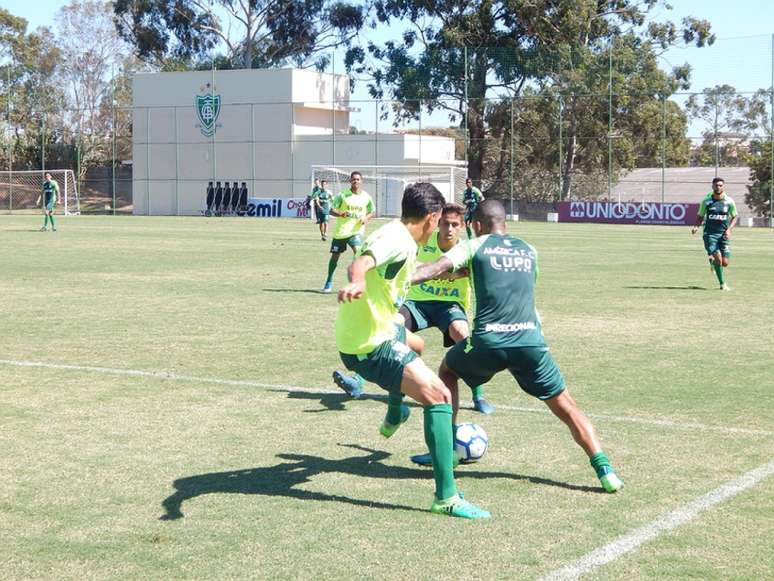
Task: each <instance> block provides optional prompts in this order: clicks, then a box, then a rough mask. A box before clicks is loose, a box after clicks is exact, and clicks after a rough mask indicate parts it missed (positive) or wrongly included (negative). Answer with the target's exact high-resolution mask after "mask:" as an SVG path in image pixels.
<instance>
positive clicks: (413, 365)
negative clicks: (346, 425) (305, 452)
mask: <svg viewBox="0 0 774 581" xmlns="http://www.w3.org/2000/svg"><path fill="white" fill-rule="evenodd" d="M443 206H444V198H443V195H442V194H441V193H440V192H439V191H438V190H437V189H436V188H435V187H434V186H433V185H432V184H429V183H417V184H414V185H412V186H409V187H408V188H406V191H405V192H404V194H403V201H402V211H401V219H400V220H394V221H392V222H389V223H388V224H385V225H384V226H382V227H381V228H379V229H378V230H376V231H375V232H374V233H373V234H371V235H370V236H369V237H368V239H367V240H366V242H365V243H364V244H363V245H362V247H361V248H360V251H359V253H358V255H357V258H356V259H355V260H354V262H353V263H352V264H351V265H350V266H349V269H348V277H349V283H348V284H346V285H345V286H344V287H343V288H342V289H341V290H340V291H339V295H338V300H339V303H340V306H339V311H338V315H337V317H336V345H337V347H338V349H339V354H340V356H341V360H342V361H343V363H344V365H345V366H346V367H347V368H348V369H350V370H351V371H355V372H357V373H359V374H360V375H362V376H363V377H364V378H365V379H367V380H368V381H372V382H374V383H376V384H377V385H379V386H380V387H382V388H383V389H385V390H387V392H388V394H389V404H388V407H387V414H386V416H385V418H384V421H383V422H382V425H381V426H380V428H379V432H380V433H381V434H382V435H383V436H384V437H385V438H389V437H391V436H392V435H393V434H394V433H395V431H396V430H397V429H398V428H399V427H400V426H401V424H403V423H404V422H405V421H406V420H407V419H408V417H409V407H408V406H406V405H405V404H402V399H403V395H404V394H405V395H408V396H409V397H411V398H412V399H414V400H416V401H417V402H419V403H420V404H421V405H422V406H423V407H424V434H425V443H426V444H427V447H428V449H429V450H430V456H431V458H432V465H433V473H434V477H435V497H434V498H433V503H432V505H431V507H430V510H431V512H433V513H437V514H446V515H449V516H456V517H461V518H471V519H474V518H489V516H490V515H489V513H488V512H487V511H485V510H482V509H480V508H478V507H477V506H475V505H473V504H471V503H470V502H468V501H467V500H464V499H463V498H462V496H461V495H460V494H459V493H458V492H457V486H456V484H455V482H454V472H453V462H454V452H453V445H452V442H453V440H452V405H451V401H452V400H451V394H450V393H449V390H448V389H447V388H446V386H444V384H443V382H442V381H441V380H440V379H439V377H438V376H437V375H436V374H435V373H433V372H432V371H431V370H430V369H429V368H428V367H427V365H425V363H424V361H422V359H420V358H419V357H418V356H417V354H416V353H415V352H414V351H412V349H411V347H410V346H409V345H408V344H407V342H406V337H407V331H406V328H405V327H404V326H402V325H396V324H395V322H394V319H395V314H396V310H397V308H396V304H397V303H398V301H399V300H400V299H402V298H403V297H404V296H405V294H406V292H408V288H409V284H410V280H411V275H412V273H413V271H414V268H415V266H416V254H417V243H419V244H425V243H427V240H428V238H429V237H430V234H431V233H432V232H433V230H435V228H436V226H437V225H438V220H439V218H440V215H441V210H442V209H443Z"/></svg>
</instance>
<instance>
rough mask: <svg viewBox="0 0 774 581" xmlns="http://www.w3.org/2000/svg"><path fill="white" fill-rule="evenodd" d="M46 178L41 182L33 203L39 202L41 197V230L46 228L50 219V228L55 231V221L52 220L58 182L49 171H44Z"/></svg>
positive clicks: (56, 200) (56, 199)
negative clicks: (40, 189) (39, 192)
mask: <svg viewBox="0 0 774 581" xmlns="http://www.w3.org/2000/svg"><path fill="white" fill-rule="evenodd" d="M44 177H45V178H46V180H45V181H44V182H43V188H42V192H41V194H40V195H38V199H37V200H35V205H36V206H37V205H38V204H40V199H41V198H43V215H44V216H45V218H43V227H42V228H41V229H40V231H41V232H45V231H46V230H48V222H49V220H50V221H51V230H52V231H53V232H56V222H55V221H54V206H56V205H57V204H58V203H59V184H58V183H57V181H56V180H55V179H54V178H52V177H51V174H50V173H49V172H46V174H45V176H44Z"/></svg>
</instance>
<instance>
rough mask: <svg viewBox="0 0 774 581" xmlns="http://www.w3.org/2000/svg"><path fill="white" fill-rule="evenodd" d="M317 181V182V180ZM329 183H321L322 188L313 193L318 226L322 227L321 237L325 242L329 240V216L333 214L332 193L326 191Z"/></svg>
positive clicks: (323, 181)
mask: <svg viewBox="0 0 774 581" xmlns="http://www.w3.org/2000/svg"><path fill="white" fill-rule="evenodd" d="M315 181H316V180H315ZM327 185H328V182H326V181H325V180H321V181H320V186H319V187H318V188H317V190H316V191H314V192H312V203H313V204H314V214H315V216H317V224H318V225H319V226H320V237H321V238H322V240H323V242H325V241H326V240H327V239H328V216H329V215H330V213H331V199H332V198H333V196H331V193H330V192H329V191H328V190H327V189H326V188H327Z"/></svg>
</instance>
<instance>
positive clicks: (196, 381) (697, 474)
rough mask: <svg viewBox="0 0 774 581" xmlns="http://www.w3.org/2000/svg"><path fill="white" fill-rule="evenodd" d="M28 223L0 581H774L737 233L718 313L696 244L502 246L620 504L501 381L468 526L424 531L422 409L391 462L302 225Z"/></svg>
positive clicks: (340, 274) (8, 237) (750, 272)
mask: <svg viewBox="0 0 774 581" xmlns="http://www.w3.org/2000/svg"><path fill="white" fill-rule="evenodd" d="M41 223H42V217H38V216H4V217H1V218H0V244H2V251H1V252H0V296H1V297H2V304H3V309H2V315H0V379H1V380H0V539H2V549H1V550H0V578H2V579H21V578H25V579H30V578H48V579H76V578H78V579H82V578H89V579H106V578H117V577H120V578H154V579H176V578H181V579H182V578H185V579H212V578H245V577H249V578H271V579H276V578H282V579H289V578H294V579H308V578H313V577H315V578H363V577H381V578H404V579H431V578H433V579H450V578H466V577H470V578H474V579H493V578H500V579H515V578H518V579H529V578H540V577H548V578H565V577H563V576H566V578H572V577H573V576H577V575H580V574H583V573H588V577H589V578H604V579H645V578H654V577H656V578H686V577H691V578H697V579H764V578H772V577H774V552H773V551H772V546H774V356H773V354H774V339H773V338H774V232H772V231H771V230H763V229H761V230H749V229H742V228H738V229H736V230H735V232H734V239H733V243H732V249H733V258H732V264H731V268H730V269H729V270H728V278H727V280H728V283H729V285H730V286H731V288H732V289H733V290H732V292H728V293H724V292H720V291H718V290H716V289H717V283H716V280H715V277H714V275H713V274H712V272H711V271H710V269H709V267H708V265H707V261H706V257H705V255H704V249H703V246H702V243H701V237H700V236H696V237H691V236H690V233H689V231H688V229H687V228H674V227H671V228H670V227H645V226H642V227H635V226H605V225H585V224H578V225H570V224H543V223H520V224H516V225H512V226H511V231H512V232H513V233H514V234H516V235H518V236H521V237H523V238H524V239H526V240H527V241H529V242H530V243H532V244H533V245H535V246H536V247H537V249H538V252H539V256H540V281H539V284H538V295H537V300H538V308H539V309H540V313H541V316H542V319H543V325H544V331H545V334H546V337H547V339H548V342H549V345H550V346H551V349H552V352H553V353H554V356H555V358H556V360H557V362H558V363H559V365H560V367H561V369H562V371H563V373H564V375H565V377H566V378H567V381H568V385H569V387H570V390H571V393H572V394H573V396H574V398H575V399H576V401H577V402H578V404H579V406H580V407H581V409H583V410H584V411H585V412H586V413H587V414H588V415H589V416H590V417H591V418H592V420H593V421H594V423H595V426H596V428H597V431H598V433H599V435H600V436H601V439H602V442H603V445H604V447H605V451H606V452H607V453H608V455H609V456H610V458H611V460H612V462H613V464H614V465H615V467H616V468H617V471H618V473H619V474H620V476H621V477H622V478H623V480H624V481H625V483H626V488H625V489H624V490H623V491H622V493H620V494H616V495H609V494H604V493H603V492H602V491H601V488H600V487H599V482H598V481H597V479H596V478H595V476H594V472H593V470H592V469H591V467H590V466H589V464H588V461H587V459H586V457H585V455H584V454H583V452H582V451H581V449H580V448H578V447H577V446H576V445H575V444H574V442H573V441H572V439H571V437H570V434H569V432H568V431H567V430H566V428H565V427H564V426H563V425H562V424H560V423H559V421H558V420H556V419H554V418H553V417H552V416H551V415H550V414H549V413H547V410H546V409H545V406H544V405H543V404H541V403H540V402H538V401H535V400H533V399H531V398H530V397H529V396H527V395H526V394H524V393H522V392H521V391H520V390H519V389H518V387H517V386H516V385H515V383H514V381H513V380H512V379H511V378H510V376H509V375H506V374H502V375H500V376H497V377H496V378H495V379H494V380H493V382H492V383H491V384H489V385H488V386H487V396H488V397H489V399H490V401H492V403H493V404H495V406H496V407H497V411H496V412H495V414H494V415H492V416H483V415H480V414H476V413H474V412H473V411H472V410H470V409H464V410H462V412H461V417H460V420H461V421H475V422H477V423H480V424H481V425H482V426H483V427H484V428H485V429H486V431H487V433H488V434H489V438H490V449H489V452H488V453H487V455H486V456H485V458H484V459H483V460H482V461H481V462H479V463H477V464H473V465H468V466H462V467H460V468H459V469H458V470H457V472H456V474H457V479H458V484H459V486H460V488H461V489H462V490H463V491H465V493H466V495H467V496H468V498H470V499H471V500H473V501H474V502H476V503H477V504H479V505H480V506H482V507H484V508H486V509H488V510H489V511H490V512H491V513H492V519H491V521H477V522H471V521H464V520H461V519H451V518H445V517H440V516H435V515H431V514H430V513H429V511H428V508H429V506H430V502H431V499H432V494H433V479H432V472H431V471H430V470H429V469H422V468H419V467H415V466H414V465H412V464H411V463H410V462H409V460H408V456H409V455H410V454H413V453H417V452H422V451H424V442H423V436H422V413H421V409H420V408H418V407H414V408H413V414H412V417H411V419H410V420H409V422H408V423H407V424H406V425H405V426H404V427H403V428H402V429H401V430H400V431H398V433H397V434H396V435H395V436H394V437H393V438H391V439H389V440H385V439H383V438H382V437H381V436H380V435H379V434H378V433H377V426H378V425H379V423H380V421H381V419H382V417H383V414H384V411H385V400H384V399H383V398H382V394H383V393H384V392H382V391H381V390H380V389H379V388H378V387H376V386H373V385H369V386H368V387H367V389H368V390H369V394H371V395H370V396H369V397H367V398H365V399H362V400H356V401H353V400H349V399H347V398H346V397H345V396H344V394H343V392H340V391H339V390H338V389H337V388H336V387H335V386H334V385H333V383H332V382H331V380H330V377H331V372H332V371H333V370H334V369H337V368H341V365H340V362H339V359H338V354H337V351H336V347H335V344H334V338H333V321H334V318H335V313H336V298H335V295H323V294H320V293H319V292H318V290H319V289H320V288H321V286H322V283H323V281H324V278H325V273H326V264H327V256H328V247H329V245H328V243H323V242H321V241H320V238H319V234H318V233H317V230H316V227H315V226H314V225H313V224H312V223H311V222H308V221H304V222H301V221H297V220H269V219H266V220H259V219H214V218H213V219H205V218H161V217H159V218H145V217H131V218H128V217H124V218H110V217H87V216H78V217H62V218H59V219H58V225H59V228H60V229H59V231H58V232H56V233H52V232H45V233H44V232H38V231H37V229H38V228H39V227H40V225H41ZM344 264H345V262H344V261H342V263H341V266H340V267H339V269H338V271H337V272H336V284H335V286H336V288H338V286H340V285H341V284H342V283H343V281H344V279H345V270H346V269H345V268H344ZM423 335H424V337H425V340H426V343H427V352H426V355H425V357H424V358H425V360H426V361H427V362H428V364H429V365H430V366H431V367H433V368H436V367H437V366H438V364H439V363H440V361H441V358H442V354H443V350H442V348H441V336H440V334H439V333H438V332H437V331H436V330H430V331H426V332H424V333H423ZM461 389H462V391H461V393H462V396H463V397H462V399H463V403H464V404H465V405H467V404H468V403H469V399H470V398H469V392H467V388H465V387H464V386H462V388H461Z"/></svg>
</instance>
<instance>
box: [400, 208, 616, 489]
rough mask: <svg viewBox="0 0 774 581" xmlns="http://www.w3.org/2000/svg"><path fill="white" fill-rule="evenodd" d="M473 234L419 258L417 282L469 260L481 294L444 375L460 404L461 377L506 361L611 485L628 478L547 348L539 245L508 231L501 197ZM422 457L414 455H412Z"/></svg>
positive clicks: (468, 379) (479, 379)
mask: <svg viewBox="0 0 774 581" xmlns="http://www.w3.org/2000/svg"><path fill="white" fill-rule="evenodd" d="M472 226H473V230H474V231H475V234H476V238H473V239H472V240H468V241H465V242H464V243H462V244H458V245H457V246H455V247H454V248H452V249H451V250H450V251H449V252H447V253H446V254H445V255H444V256H442V257H441V258H439V259H438V260H437V261H435V262H433V263H429V264H423V265H421V266H420V267H419V268H418V269H417V271H416V273H415V275H414V277H413V279H412V283H415V284H416V283H420V282H423V281H426V280H430V279H432V278H436V277H437V276H439V275H441V274H442V273H444V272H448V271H450V270H453V271H457V270H459V269H461V268H467V269H469V272H470V277H471V278H472V287H473V291H474V293H475V297H476V316H475V321H474V327H473V333H472V334H471V335H470V337H468V339H467V340H465V341H462V342H460V343H457V344H456V345H455V346H454V347H452V348H451V349H450V350H449V351H448V352H447V353H446V357H444V360H443V362H442V363H441V369H440V371H439V376H440V377H441V378H442V379H443V381H444V383H445V384H446V386H447V387H448V388H449V390H450V392H451V394H452V401H453V403H454V408H455V414H456V408H457V406H458V395H457V391H458V388H457V382H458V378H462V380H463V381H464V382H465V383H467V384H468V385H471V386H472V385H482V384H484V383H486V382H488V381H489V380H490V379H492V377H493V376H494V375H495V374H496V373H499V372H500V371H503V370H505V369H507V370H508V371H509V372H510V373H511V375H513V377H514V378H515V379H516V381H517V382H518V384H519V386H520V387H521V389H523V390H524V391H525V392H527V393H528V394H530V395H532V396H533V397H536V398H538V399H540V400H542V401H544V402H545V403H546V405H547V406H548V408H549V409H550V410H551V411H552V412H553V413H554V415H555V416H556V417H558V418H559V419H560V420H562V422H564V423H565V424H566V425H567V427H568V428H569V429H570V432H571V433H572V436H573V438H574V439H575V441H576V442H577V443H578V445H580V446H581V448H583V450H584V451H585V452H586V454H587V455H588V457H589V460H590V462H591V466H592V467H593V468H594V470H595V471H596V473H597V477H598V478H599V481H600V482H601V483H602V486H603V488H604V489H605V490H606V491H607V492H616V491H618V490H620V489H621V488H622V487H623V482H622V481H621V479H620V478H618V476H617V475H616V473H615V471H614V470H613V467H612V465H611V464H610V461H609V460H608V458H607V456H606V455H605V453H604V452H603V451H602V447H601V445H600V443H599V440H598V439H597V436H596V433H595V432H594V426H593V425H592V424H591V422H590V421H589V420H588V418H586V416H585V415H583V412H581V411H580V409H578V407H577V405H576V404H575V401H574V400H573V399H572V397H571V396H570V394H569V392H568V391H567V388H566V387H565V384H564V378H563V377H562V374H561V373H560V371H559V368H558V367H557V365H556V363H554V360H553V358H552V357H551V354H550V353H549V351H548V346H547V345H546V342H545V338H544V337H543V331H542V329H541V325H540V317H539V316H538V313H537V311H536V310H535V282H536V280H537V275H538V262H537V251H536V250H535V248H533V247H532V246H530V245H529V244H527V243H526V242H524V241H523V240H521V239H519V238H516V237H515V236H511V235H509V234H507V233H506V226H505V208H503V205H502V204H501V203H500V202H499V201H497V200H486V201H484V202H482V203H481V204H480V205H479V206H478V209H477V210H476V214H475V215H474V217H473V222H472ZM422 459H423V458H422V457H412V460H414V461H415V462H416V461H418V460H422Z"/></svg>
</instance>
